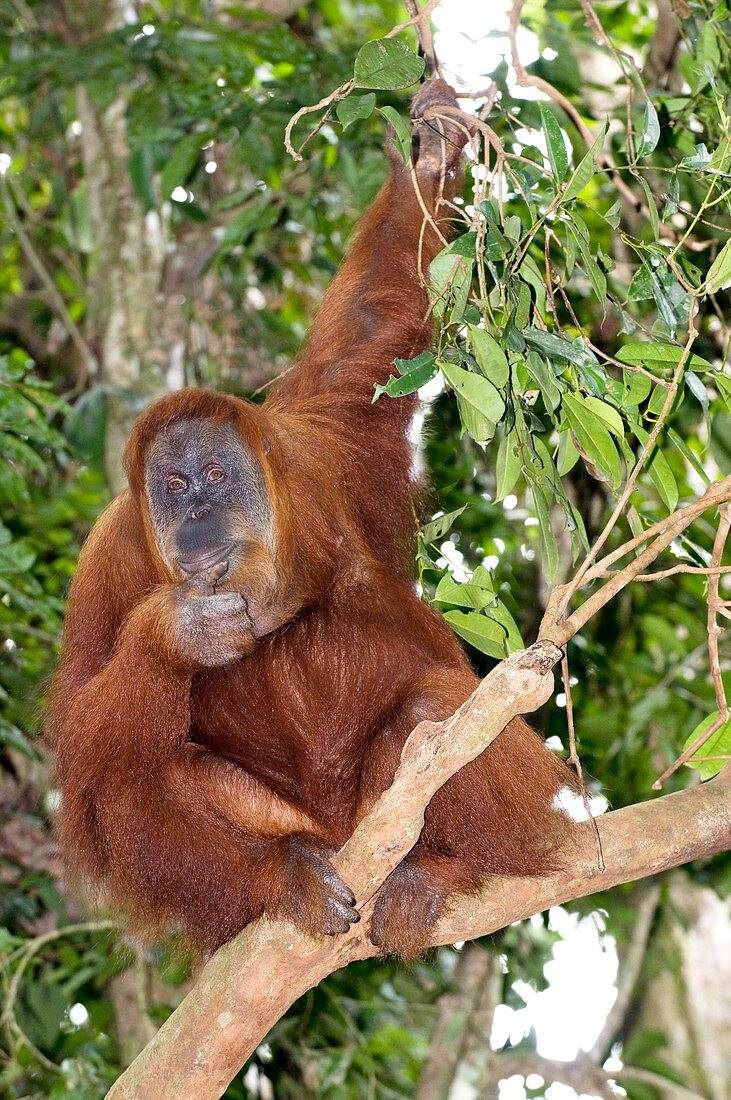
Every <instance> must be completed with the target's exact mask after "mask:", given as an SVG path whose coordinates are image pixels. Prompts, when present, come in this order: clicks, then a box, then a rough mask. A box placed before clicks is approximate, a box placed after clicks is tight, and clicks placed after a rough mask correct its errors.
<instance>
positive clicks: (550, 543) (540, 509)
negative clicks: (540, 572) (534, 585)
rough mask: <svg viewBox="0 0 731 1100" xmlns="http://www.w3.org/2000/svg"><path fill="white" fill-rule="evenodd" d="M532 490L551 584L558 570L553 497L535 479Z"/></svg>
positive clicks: (532, 482) (531, 485) (547, 573)
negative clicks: (552, 506)
mask: <svg viewBox="0 0 731 1100" xmlns="http://www.w3.org/2000/svg"><path fill="white" fill-rule="evenodd" d="M530 491H531V495H532V497H533V504H534V506H535V509H536V515H537V517H538V525H539V527H540V530H541V541H542V544H543V553H544V556H545V562H546V578H547V580H548V582H549V584H552V583H553V580H554V578H555V576H556V573H557V572H558V543H557V542H556V535H555V534H554V531H553V526H552V524H551V504H552V497H550V496H549V493H548V490H547V489H546V488H545V487H544V486H543V485H540V484H538V483H537V482H535V481H531V483H530Z"/></svg>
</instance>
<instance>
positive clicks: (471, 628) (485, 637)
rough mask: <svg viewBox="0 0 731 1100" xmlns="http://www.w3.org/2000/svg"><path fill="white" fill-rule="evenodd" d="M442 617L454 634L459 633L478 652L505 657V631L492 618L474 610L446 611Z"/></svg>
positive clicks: (506, 652)
mask: <svg viewBox="0 0 731 1100" xmlns="http://www.w3.org/2000/svg"><path fill="white" fill-rule="evenodd" d="M444 618H445V619H446V620H447V622H448V623H449V625H450V626H451V628H452V630H453V631H454V632H455V634H459V636H460V638H464V640H465V641H466V642H469V643H470V645H471V646H474V647H475V649H478V650H479V651H480V653H486V654H487V656H488V657H496V658H497V659H498V660H502V659H503V658H504V657H507V655H508V648H507V631H506V630H505V628H504V627H502V626H501V625H500V624H499V623H497V622H495V621H494V620H493V619H488V618H487V616H485V615H480V614H478V613H477V612H476V611H447V612H446V613H445V615H444Z"/></svg>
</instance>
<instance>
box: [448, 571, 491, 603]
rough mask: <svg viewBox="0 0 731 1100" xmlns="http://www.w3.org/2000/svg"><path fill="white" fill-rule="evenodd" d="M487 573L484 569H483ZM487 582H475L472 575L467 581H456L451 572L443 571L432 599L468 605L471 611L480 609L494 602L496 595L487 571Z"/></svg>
mask: <svg viewBox="0 0 731 1100" xmlns="http://www.w3.org/2000/svg"><path fill="white" fill-rule="evenodd" d="M483 572H484V573H487V570H486V569H483ZM487 579H488V582H489V583H488V584H476V583H475V580H474V577H473V578H471V579H470V580H469V581H462V582H460V581H457V580H455V579H454V577H453V576H452V574H451V573H445V574H444V576H443V577H442V578H441V580H440V581H439V584H438V585H437V589H436V592H435V593H434V599H435V600H438V601H439V603H450V604H456V605H457V607H468V608H471V609H472V610H473V611H482V610H484V608H486V607H489V606H490V604H493V603H495V601H496V596H495V591H494V589H493V587H492V579H491V577H490V574H489V573H487Z"/></svg>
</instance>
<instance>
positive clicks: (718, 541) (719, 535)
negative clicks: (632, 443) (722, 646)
mask: <svg viewBox="0 0 731 1100" xmlns="http://www.w3.org/2000/svg"><path fill="white" fill-rule="evenodd" d="M720 513H721V516H720V520H719V524H718V530H717V531H716V537H715V539H714V540H713V551H712V553H711V570H712V572H711V575H710V577H709V580H708V616H707V627H706V629H707V633H708V658H709V664H710V669H711V677H712V679H713V688H714V691H715V693H716V710H717V711H718V714H717V715H716V717H715V718H714V720H713V721H712V722H711V723H710V725H709V726H707V727H706V728H705V729H704V730H703V732H702V733H701V734H699V736H698V737H696V738H695V740H694V741H693V742H692V743H691V744H690V745H688V748H687V749H684V751H683V752H682V753H681V754H680V756H679V757H678V758H677V759H676V760H674V761H673V763H672V764H671V765H670V767H669V768H666V770H665V771H664V772H663V773H662V775H661V776H660V778H659V779H657V780H656V781H655V782H654V783H653V784H652V788H653V790H655V791H659V790H660V789H661V787H662V785H663V783H664V782H665V780H666V779H668V778H669V777H670V776H671V775H672V774H673V773H674V772H676V771H677V770H678V768H679V767H681V765H683V764H685V763H687V762H688V760H690V759H691V757H693V756H695V754H696V753H697V752H698V751H699V750H700V749H702V748H703V746H704V745H705V744H706V742H707V741H708V740H709V738H710V737H712V736H713V734H714V733H716V731H717V730H719V729H721V727H722V726H725V725H726V723H727V722H728V715H729V712H728V702H727V700H726V689H725V688H724V686H723V678H722V676H721V659H720V657H719V653H718V639H719V637H720V635H721V634H722V633H723V628H722V627H721V626H719V624H718V615H719V612H720V611H721V610H722V607H721V597H720V594H719V584H720V580H721V578H720V576H719V570H720V568H721V558H722V556H723V551H724V548H725V546H726V539H727V538H728V534H729V528H731V508H730V507H729V505H728V504H724V505H723V506H722V507H721V509H720Z"/></svg>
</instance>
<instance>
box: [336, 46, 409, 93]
mask: <svg viewBox="0 0 731 1100" xmlns="http://www.w3.org/2000/svg"><path fill="white" fill-rule="evenodd" d="M423 72H424V58H423V57H419V56H418V55H417V54H415V53H414V51H413V50H411V49H409V47H408V46H407V45H406V43H405V42H399V41H398V39H396V38H376V39H374V40H373V41H372V42H366V44H365V45H364V46H362V47H361V49H360V50H359V51H358V56H357V57H356V59H355V64H354V66H353V79H354V80H355V84H356V87H358V88H380V89H383V90H388V91H392V90H394V89H396V88H408V87H409V86H410V85H411V84H415V83H416V81H417V80H418V79H419V77H420V76H421V75H422V73H423Z"/></svg>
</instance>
